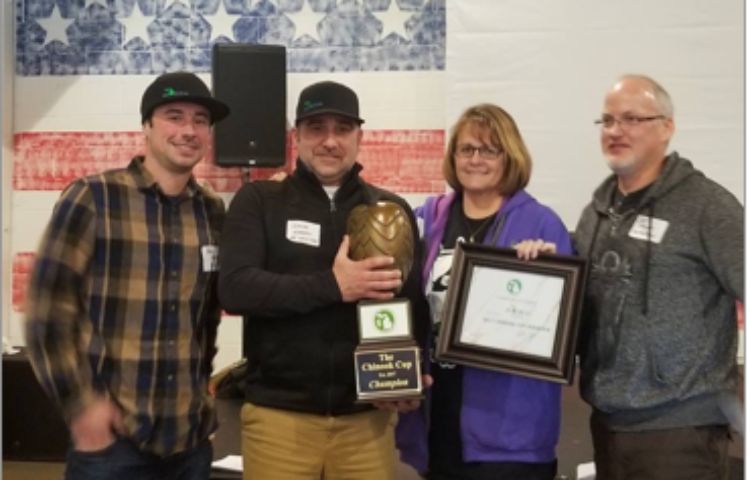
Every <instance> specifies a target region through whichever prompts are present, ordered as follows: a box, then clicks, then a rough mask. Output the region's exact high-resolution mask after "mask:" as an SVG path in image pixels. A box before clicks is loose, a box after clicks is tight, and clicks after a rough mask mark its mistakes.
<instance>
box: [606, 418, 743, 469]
mask: <svg viewBox="0 0 750 480" xmlns="http://www.w3.org/2000/svg"><path fill="white" fill-rule="evenodd" d="M591 438H592V440H593V443H594V463H595V464H596V480H633V479H637V480H688V479H689V480H726V479H728V478H729V427H727V426H726V425H715V426H705V427H684V428H670V429H667V430H652V431H645V432H615V431H612V430H610V429H609V428H607V426H606V425H605V424H604V422H603V421H602V419H601V418H600V416H599V415H598V414H597V413H596V412H595V413H594V414H592V416H591Z"/></svg>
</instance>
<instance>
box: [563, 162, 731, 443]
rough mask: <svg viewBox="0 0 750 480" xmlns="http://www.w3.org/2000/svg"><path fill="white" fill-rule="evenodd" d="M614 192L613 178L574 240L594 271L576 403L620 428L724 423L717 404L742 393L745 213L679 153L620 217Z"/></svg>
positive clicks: (604, 185) (587, 211)
mask: <svg viewBox="0 0 750 480" xmlns="http://www.w3.org/2000/svg"><path fill="white" fill-rule="evenodd" d="M616 188H617V178H616V177H615V176H614V175H612V176H610V177H609V178H607V179H606V180H605V181H604V183H602V185H601V186H599V188H598V189H597V190H596V191H595V192H594V197H593V200H592V202H591V203H590V204H589V205H588V206H587V207H586V208H585V209H584V211H583V214H582V216H581V219H580V221H579V223H578V226H577V228H576V232H575V243H576V248H577V250H578V252H579V254H581V255H584V256H586V257H587V258H588V259H589V262H590V273H589V279H588V284H587V288H586V297H585V302H584V305H585V306H584V315H583V324H582V343H581V350H580V352H581V380H580V386H581V396H582V397H583V398H584V400H586V402H588V403H589V404H591V405H592V406H593V407H594V408H595V409H596V410H597V411H599V412H600V413H602V414H603V419H604V421H605V422H607V424H608V425H609V426H610V427H611V428H612V429H614V430H621V431H635V430H653V429H662V428H676V427H685V426H697V425H719V424H726V423H728V422H727V418H726V416H725V415H724V413H723V412H722V409H721V408H720V403H721V402H722V401H724V399H725V398H726V397H727V396H729V395H733V394H734V392H736V388H737V370H736V368H737V367H736V354H737V321H736V306H735V300H742V299H743V291H744V290H743V289H744V287H743V231H744V229H743V211H742V206H741V205H740V204H739V202H738V201H737V199H736V198H735V197H734V196H732V194H730V193H729V192H728V191H727V190H726V189H724V188H723V187H721V186H720V185H718V184H717V183H715V182H713V181H711V180H709V179H707V178H706V177H705V176H704V175H703V174H702V173H701V172H699V171H698V170H696V169H694V168H693V166H692V164H691V163H690V162H689V161H688V160H686V159H684V158H681V157H680V156H679V155H678V154H677V153H672V154H671V155H669V156H668V157H667V158H666V159H665V164H664V168H663V170H662V172H661V175H660V176H659V178H658V179H657V180H656V181H655V182H654V183H653V184H651V186H650V187H647V190H646V191H645V192H644V193H642V194H641V195H636V198H637V201H636V202H634V204H632V205H630V206H629V207H626V208H622V209H620V210H619V211H618V210H615V209H613V208H611V205H612V200H613V198H614V193H615V189H616ZM649 238H651V241H650V242H649V241H647V239H649Z"/></svg>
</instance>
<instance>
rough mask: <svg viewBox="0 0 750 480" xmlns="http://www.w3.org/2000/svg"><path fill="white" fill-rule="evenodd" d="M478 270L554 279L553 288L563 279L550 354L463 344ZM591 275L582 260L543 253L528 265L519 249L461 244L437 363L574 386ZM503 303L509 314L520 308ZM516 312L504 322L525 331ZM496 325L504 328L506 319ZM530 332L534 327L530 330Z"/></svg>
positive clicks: (485, 287) (527, 303)
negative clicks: (467, 315) (586, 292)
mask: <svg viewBox="0 0 750 480" xmlns="http://www.w3.org/2000/svg"><path fill="white" fill-rule="evenodd" d="M477 267H482V268H486V269H489V270H487V271H494V270H497V271H498V272H499V273H500V275H506V274H508V273H510V274H511V275H514V274H517V275H518V276H519V277H522V278H539V277H542V278H544V279H547V278H549V279H550V280H552V281H553V284H557V285H558V286H559V284H560V282H559V281H556V280H555V279H561V280H562V286H561V288H560V290H559V291H561V294H560V298H559V309H558V314H557V319H556V322H555V323H554V334H552V333H550V334H548V336H550V337H552V335H553V340H552V342H551V349H550V350H551V352H550V354H549V355H539V354H531V353H528V352H525V351H523V350H514V349H508V348H500V347H498V348H493V347H492V346H487V345H481V344H477V343H470V342H466V341H462V337H463V336H464V335H463V333H464V327H465V325H466V324H467V322H466V318H465V314H466V311H467V301H468V299H469V295H470V293H471V290H472V288H477V287H475V285H474V283H473V279H474V275H475V273H474V272H475V270H476V269H477ZM483 271H484V270H483ZM529 274H530V275H529ZM586 277H587V263H586V261H585V260H584V259H583V258H581V257H575V256H569V255H545V254H540V255H539V257H538V258H537V259H535V260H530V261H525V260H520V259H519V258H517V256H516V251H515V250H513V249H509V248H495V247H489V246H485V245H477V244H470V243H462V244H459V245H458V246H457V247H456V251H455V253H454V257H453V266H452V268H451V280H450V285H449V287H448V291H447V293H446V300H445V306H444V308H443V317H442V322H441V328H440V333H439V335H438V339H437V348H436V356H437V359H438V360H441V361H447V362H452V363H456V364H460V365H468V366H473V367H478V368H484V369H489V370H496V371H501V372H506V373H512V374H517V375H524V376H528V377H533V378H539V379H543V380H549V381H554V382H558V383H567V384H571V383H572V381H573V375H574V371H575V353H576V344H577V341H578V329H579V325H580V315H581V308H582V304H583V294H584V291H585V284H586ZM509 283H510V282H509ZM519 285H522V283H519ZM508 287H510V285H507V286H504V285H498V286H497V288H498V290H497V291H498V298H499V297H501V296H502V295H505V297H507V296H508V295H509V294H505V293H503V291H502V290H500V289H505V288H508ZM481 288H483V289H487V288H494V287H487V285H486V284H483V286H482V287H481ZM508 291H509V292H510V291H511V289H508ZM552 294H553V295H555V296H557V294H555V293H554V292H553V293H552ZM502 301H503V302H504V303H503V304H502V305H504V307H503V308H506V310H507V309H515V308H516V307H515V306H513V302H512V301H506V300H502ZM547 301H549V299H547ZM552 301H553V302H554V301H556V298H552ZM530 304H533V302H529V300H528V299H527V300H526V301H525V304H524V305H522V308H523V307H525V308H527V311H520V309H519V312H520V313H519V314H518V315H516V317H518V316H521V315H522V314H528V313H529V312H530V311H531V310H533V306H532V307H529V305H530ZM552 311H554V310H552ZM515 313H516V310H513V314H512V315H511V318H514V321H513V322H505V324H506V325H514V326H520V329H521V330H522V329H523V328H526V326H525V325H523V323H518V322H516V321H515V317H513V315H515ZM553 321H554V319H553ZM493 323H498V324H503V321H499V322H493ZM490 328H493V329H495V330H497V329H502V328H506V327H503V326H497V327H496V326H492V327H490ZM510 328H511V329H512V328H515V327H510ZM528 328H529V329H531V327H528ZM530 331H531V330H530ZM510 333H512V331H511V332H510ZM532 334H533V333H532Z"/></svg>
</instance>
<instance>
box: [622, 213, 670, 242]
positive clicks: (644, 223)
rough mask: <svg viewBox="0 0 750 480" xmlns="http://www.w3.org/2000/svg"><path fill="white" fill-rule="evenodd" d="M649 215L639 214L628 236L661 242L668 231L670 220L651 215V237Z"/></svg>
mask: <svg viewBox="0 0 750 480" xmlns="http://www.w3.org/2000/svg"><path fill="white" fill-rule="evenodd" d="M648 223H649V217H647V216H646V215H638V217H636V219H635V222H633V226H632V227H631V228H630V232H629V233H628V236H629V237H630V238H635V239H637V240H645V241H649V240H650V241H651V242H652V243H661V240H662V238H664V234H665V233H667V228H669V222H668V221H666V220H662V219H660V218H653V217H651V238H650V239H649V235H648V233H649V227H648Z"/></svg>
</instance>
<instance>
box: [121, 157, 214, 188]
mask: <svg viewBox="0 0 750 480" xmlns="http://www.w3.org/2000/svg"><path fill="white" fill-rule="evenodd" d="M143 161H144V157H143V155H139V156H137V157H134V158H133V159H132V160H131V161H130V165H128V171H129V172H130V174H131V175H132V176H133V180H134V181H135V184H136V186H137V187H138V190H140V191H142V192H147V191H152V192H158V193H160V194H161V195H165V194H164V192H162V190H161V188H160V187H159V184H158V183H157V182H156V179H155V178H154V176H153V175H151V173H150V172H149V171H148V170H146V167H144V166H143ZM200 193H201V189H200V186H199V185H198V182H196V180H195V177H194V176H193V175H191V176H190V180H188V183H187V186H186V188H185V192H184V193H182V194H180V195H179V197H180V198H193V197H194V196H196V195H198V194H200ZM165 196H168V195H165Z"/></svg>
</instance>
